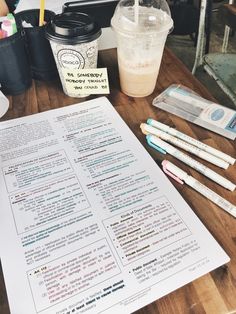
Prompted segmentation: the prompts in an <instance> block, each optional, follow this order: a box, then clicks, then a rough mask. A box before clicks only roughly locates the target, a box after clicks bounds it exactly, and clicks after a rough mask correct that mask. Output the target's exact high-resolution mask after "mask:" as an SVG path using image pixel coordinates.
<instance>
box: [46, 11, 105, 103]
mask: <svg viewBox="0 0 236 314" xmlns="http://www.w3.org/2000/svg"><path fill="white" fill-rule="evenodd" d="M100 35H101V28H100V26H98V24H97V23H96V22H95V21H94V20H93V18H92V17H91V16H89V15H87V14H84V13H79V12H65V13H62V14H58V15H55V16H54V18H53V19H52V21H51V23H48V24H47V26H46V37H47V39H48V40H49V41H50V44H51V48H52V52H53V55H54V58H55V61H56V65H57V69H58V72H59V75H60V79H61V83H62V88H63V91H64V93H65V94H66V95H68V96H71V97H85V96H88V95H81V94H79V93H76V92H71V91H70V90H67V87H66V84H65V80H64V76H63V71H62V68H67V69H88V68H89V69H92V68H96V67H97V57H98V38H99V37H100Z"/></svg>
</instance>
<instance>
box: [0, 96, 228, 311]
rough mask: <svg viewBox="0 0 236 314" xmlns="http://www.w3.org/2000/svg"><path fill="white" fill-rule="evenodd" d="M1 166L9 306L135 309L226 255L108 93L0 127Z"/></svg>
mask: <svg viewBox="0 0 236 314" xmlns="http://www.w3.org/2000/svg"><path fill="white" fill-rule="evenodd" d="M0 165H1V172H0V173H1V174H0V187H1V191H0V202H1V220H0V250H1V261H2V266H3V272H4V277H5V282H6V286H7V293H8V298H9V303H10V308H11V313H12V314H36V313H42V314H72V313H76V314H82V313H88V314H98V313H104V314H110V313H112V314H120V313H123V314H124V313H131V312H133V311H135V310H137V309H138V308H141V307H143V306H145V305H146V304H148V303H151V302H152V301H154V300H156V299H158V298H160V297H162V296H164V295H166V294H167V293H169V292H171V291H173V290H175V289H177V288H179V287H181V286H182V285H185V284H186V283H188V282H190V281H192V280H194V279H195V278H197V277H199V276H201V275H203V274H206V273H208V272H210V271H211V270H213V269H215V268H216V267H218V266H220V265H222V264H224V263H226V262H228V261H229V257H228V256H227V255H226V253H225V252H224V251H223V249H222V248H221V247H220V246H219V245H218V243H217V242H216V241H215V239H214V238H213V237H212V236H211V234H210V233H209V232H208V231H207V230H206V228H205V227H204V226H203V224H202V223H201V222H200V220H199V219H198V218H197V216H196V215H195V214H194V213H193V211H192V210H191V209H190V207H189V206H188V205H187V204H186V203H185V201H184V200H183V199H182V197H181V196H180V194H179V193H178V192H177V190H176V189H175V188H174V187H173V186H172V184H171V183H170V182H169V180H168V179H167V178H166V177H165V175H164V174H163V173H162V171H161V170H160V169H159V168H158V166H157V165H156V164H155V162H154V161H153V160H152V158H151V157H150V156H149V154H148V153H147V152H146V150H145V149H144V147H143V146H142V145H141V144H140V143H139V141H138V140H137V138H136V137H135V136H134V134H133V133H132V132H131V131H130V129H129V128H128V127H127V125H126V124H125V123H124V121H123V120H122V119H121V117H120V116H119V115H118V113H117V112H116V111H115V109H114V108H113V107H112V105H111V104H110V103H109V101H108V100H107V99H106V98H105V97H101V98H98V99H96V100H91V101H88V102H85V103H82V104H77V105H72V106H69V107H64V108H60V109H55V110H51V111H47V112H43V113H39V114H35V115H32V116H27V117H24V118H19V119H15V120H10V121H6V122H2V123H0ZM199 206H201V205H200V204H199Z"/></svg>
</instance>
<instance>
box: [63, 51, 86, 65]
mask: <svg viewBox="0 0 236 314" xmlns="http://www.w3.org/2000/svg"><path fill="white" fill-rule="evenodd" d="M57 60H58V62H59V64H60V66H61V67H62V68H71V69H83V68H84V65H85V60H84V57H83V56H82V55H81V53H79V52H78V51H76V50H72V49H61V50H60V51H59V52H58V54H57Z"/></svg>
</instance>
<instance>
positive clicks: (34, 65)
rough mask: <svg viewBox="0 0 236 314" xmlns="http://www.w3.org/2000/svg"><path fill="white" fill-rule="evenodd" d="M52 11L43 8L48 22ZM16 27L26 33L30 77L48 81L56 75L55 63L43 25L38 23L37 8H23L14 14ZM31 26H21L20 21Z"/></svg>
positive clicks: (52, 13)
mask: <svg viewBox="0 0 236 314" xmlns="http://www.w3.org/2000/svg"><path fill="white" fill-rule="evenodd" d="M54 15H55V13H54V12H52V11H49V10H45V18H44V19H45V21H46V22H49V21H50V20H51V19H52V17H53V16H54ZM15 19H16V23H17V26H18V29H21V30H22V32H23V33H25V35H26V45H27V51H28V56H29V60H30V66H31V72H32V77H33V78H34V79H36V80H42V81H50V80H53V79H55V78H57V77H58V71H57V67H56V63H55V60H54V57H53V53H52V50H51V46H50V43H49V41H48V40H47V39H46V37H45V27H44V26H38V24H39V9H33V10H25V11H21V12H19V13H17V14H16V15H15ZM23 21H25V22H27V23H30V24H31V25H32V26H33V27H23V26H22V22H23Z"/></svg>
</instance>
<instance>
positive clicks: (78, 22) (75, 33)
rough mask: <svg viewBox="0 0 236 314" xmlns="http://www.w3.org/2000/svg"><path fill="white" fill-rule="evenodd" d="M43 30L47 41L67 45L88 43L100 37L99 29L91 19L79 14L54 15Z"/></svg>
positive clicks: (86, 15)
mask: <svg viewBox="0 0 236 314" xmlns="http://www.w3.org/2000/svg"><path fill="white" fill-rule="evenodd" d="M45 30H46V37H47V38H48V39H49V40H52V41H56V42H58V43H62V44H67V45H74V44H80V43H85V42H90V41H93V40H95V39H97V38H98V37H99V36H100V35H101V28H100V26H99V25H98V24H97V23H96V22H95V21H94V20H93V18H92V17H91V16H89V15H88V14H85V13H79V12H64V13H62V14H57V15H55V16H54V17H53V19H52V20H51V22H50V23H48V24H47V25H46V29H45Z"/></svg>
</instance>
